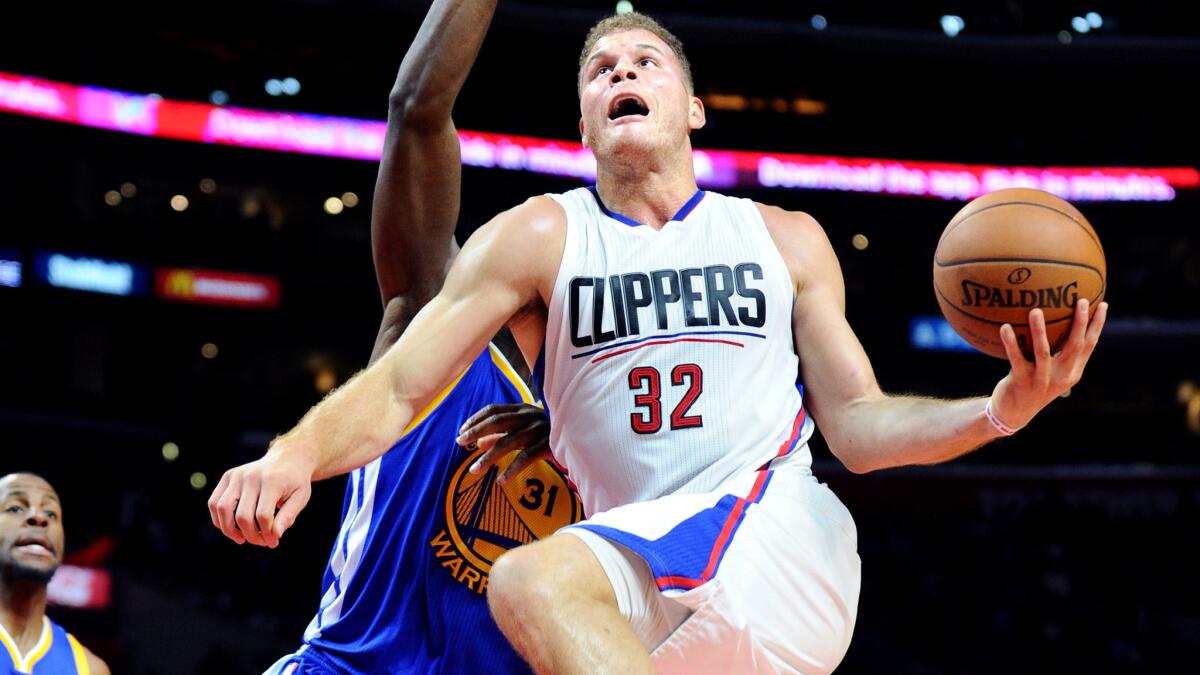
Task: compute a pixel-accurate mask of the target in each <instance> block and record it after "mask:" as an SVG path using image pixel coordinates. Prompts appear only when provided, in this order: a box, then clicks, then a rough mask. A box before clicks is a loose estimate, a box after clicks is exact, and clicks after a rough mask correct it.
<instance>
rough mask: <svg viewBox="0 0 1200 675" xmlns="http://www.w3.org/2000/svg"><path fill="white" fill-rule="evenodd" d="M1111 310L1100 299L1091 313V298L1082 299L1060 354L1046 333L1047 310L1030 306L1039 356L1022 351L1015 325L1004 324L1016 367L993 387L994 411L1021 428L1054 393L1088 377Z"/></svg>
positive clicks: (1002, 335)
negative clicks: (1053, 351) (1054, 351)
mask: <svg viewBox="0 0 1200 675" xmlns="http://www.w3.org/2000/svg"><path fill="white" fill-rule="evenodd" d="M1107 316H1108V303H1107V302H1101V303H1100V304H1099V305H1097V306H1096V311H1095V312H1092V313H1091V316H1090V317H1089V315H1088V301H1087V300H1086V299H1081V300H1079V302H1077V303H1076V304H1075V317H1074V318H1073V319H1072V321H1073V323H1072V325H1071V333H1070V335H1068V337H1067V341H1066V343H1065V344H1064V345H1063V348H1062V351H1060V352H1059V353H1058V354H1054V355H1051V354H1050V342H1049V340H1048V339H1047V337H1046V317H1045V315H1043V314H1042V310H1040V309H1033V310H1030V312H1029V333H1030V337H1031V338H1032V341H1033V345H1032V346H1033V355H1034V360H1033V361H1030V360H1028V359H1026V358H1025V356H1024V355H1023V354H1022V353H1021V348H1020V346H1019V345H1018V344H1017V336H1016V333H1015V331H1013V327H1012V326H1010V325H1009V324H1004V325H1003V326H1001V327H1000V339H1001V340H1002V341H1003V342H1004V351H1005V352H1006V353H1007V355H1008V362H1009V365H1011V366H1012V370H1011V371H1010V372H1009V373H1008V375H1006V376H1005V377H1004V379H1003V380H1000V383H999V384H997V385H996V389H995V391H993V392H992V413H993V414H994V415H995V416H996V417H997V418H998V419H999V420H1000V421H1001V422H1003V423H1004V424H1005V425H1006V426H1009V427H1012V428H1013V429H1019V428H1021V427H1023V426H1025V425H1026V424H1027V423H1028V422H1029V420H1031V419H1033V416H1034V415H1036V414H1037V413H1038V411H1040V410H1041V409H1042V408H1044V407H1046V406H1047V405H1049V404H1050V402H1051V401H1053V400H1054V399H1055V398H1057V397H1059V396H1061V395H1062V394H1063V393H1064V392H1066V391H1067V390H1068V389H1070V388H1071V387H1073V386H1075V384H1076V383H1077V382H1079V378H1081V377H1083V368H1084V366H1086V365H1087V362H1088V359H1089V358H1090V357H1091V356H1092V351H1094V350H1095V349H1096V343H1097V342H1098V341H1099V340H1100V331H1101V330H1103V329H1104V319H1105V317H1107Z"/></svg>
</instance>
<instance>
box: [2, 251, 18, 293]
mask: <svg viewBox="0 0 1200 675" xmlns="http://www.w3.org/2000/svg"><path fill="white" fill-rule="evenodd" d="M20 285H21V253H20V252H19V251H14V250H12V249H7V248H0V286H3V287H7V288H18V287H19V286H20Z"/></svg>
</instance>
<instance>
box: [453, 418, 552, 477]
mask: <svg viewBox="0 0 1200 675" xmlns="http://www.w3.org/2000/svg"><path fill="white" fill-rule="evenodd" d="M548 426H549V425H546V424H545V423H544V421H543V420H537V421H535V422H534V423H533V424H530V425H528V426H527V427H525V428H524V429H519V430H517V431H513V432H510V433H508V434H505V435H504V436H503V437H501V438H500V439H499V440H497V441H496V443H495V444H494V445H493V446H492V447H491V448H490V449H488V450H487V451H486V452H484V453H483V454H482V455H480V456H479V459H478V460H476V461H475V463H474V464H472V465H471V473H480V472H482V471H484V470H485V469H487V468H488V467H490V466H491V465H493V464H495V463H496V462H498V461H499V460H500V458H501V457H503V456H505V455H507V454H508V453H510V452H512V451H513V450H520V449H522V448H526V447H529V446H531V445H532V444H533V443H534V442H536V441H537V440H539V439H540V438H542V437H545V436H549V434H548V432H547V429H546V428H543V427H548Z"/></svg>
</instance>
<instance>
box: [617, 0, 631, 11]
mask: <svg viewBox="0 0 1200 675" xmlns="http://www.w3.org/2000/svg"><path fill="white" fill-rule="evenodd" d="M632 11H633V3H632V2H630V1H629V0H621V1H620V2H618V3H617V14H628V13H630V12H632Z"/></svg>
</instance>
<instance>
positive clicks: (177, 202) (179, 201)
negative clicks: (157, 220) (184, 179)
mask: <svg viewBox="0 0 1200 675" xmlns="http://www.w3.org/2000/svg"><path fill="white" fill-rule="evenodd" d="M187 207H188V198H187V197H184V196H183V195H175V196H174V197H171V208H172V209H174V210H175V211H178V212H180V213H182V212H184V211H187Z"/></svg>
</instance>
